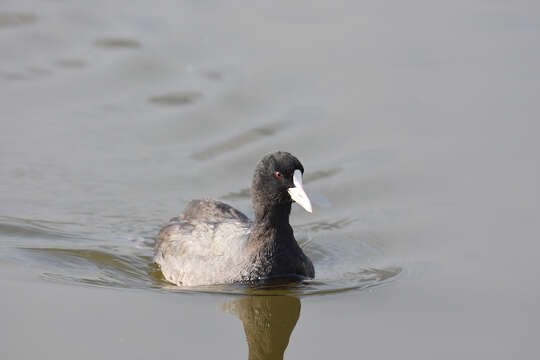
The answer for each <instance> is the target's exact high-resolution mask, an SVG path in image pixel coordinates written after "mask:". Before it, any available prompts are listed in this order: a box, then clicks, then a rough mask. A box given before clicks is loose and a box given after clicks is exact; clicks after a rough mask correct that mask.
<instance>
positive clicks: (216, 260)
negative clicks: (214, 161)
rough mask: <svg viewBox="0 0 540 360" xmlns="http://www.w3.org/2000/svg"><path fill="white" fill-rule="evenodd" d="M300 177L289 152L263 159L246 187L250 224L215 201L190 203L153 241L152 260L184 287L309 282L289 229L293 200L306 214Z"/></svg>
mask: <svg viewBox="0 0 540 360" xmlns="http://www.w3.org/2000/svg"><path fill="white" fill-rule="evenodd" d="M303 173H304V167H303V166H302V164H301V163H300V161H298V159H297V158H296V157H294V156H293V155H291V154H290V153H287V152H281V151H279V152H275V153H270V154H267V155H266V156H264V157H263V158H262V159H261V160H260V161H259V163H258V164H257V166H256V168H255V173H254V175H253V181H252V185H251V195H252V202H253V209H254V214H255V219H254V221H251V220H250V219H248V217H247V216H246V215H244V214H243V213H242V212H240V211H238V210H236V209H235V208H233V207H231V206H229V205H227V204H225V203H223V202H220V201H217V200H192V201H191V202H189V203H188V204H187V206H186V208H185V209H184V212H183V213H182V214H181V215H180V216H178V217H175V218H172V219H171V220H170V221H169V223H168V224H167V225H166V226H164V227H163V228H162V229H161V231H160V232H159V235H158V238H157V242H156V247H155V254H154V261H155V262H156V263H157V264H158V265H159V266H160V268H161V271H162V273H163V275H164V276H165V278H166V279H167V280H168V281H170V282H173V283H175V284H177V285H183V286H196V285H210V284H227V283H252V282H255V283H259V282H265V283H266V282H274V281H298V280H302V279H307V278H313V277H314V275H315V271H314V268H313V264H312V262H311V260H310V259H309V258H308V257H307V256H306V255H305V254H304V252H303V251H302V249H301V248H300V247H299V246H298V243H297V242H296V239H295V238H294V234H293V229H292V227H291V225H290V224H289V214H290V212H291V205H292V202H293V201H294V202H296V203H297V204H299V205H300V206H302V207H303V208H304V209H306V210H307V211H309V212H311V202H310V200H309V198H308V196H307V194H306V192H305V191H304V188H303V186H302V175H303Z"/></svg>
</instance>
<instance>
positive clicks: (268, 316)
mask: <svg viewBox="0 0 540 360" xmlns="http://www.w3.org/2000/svg"><path fill="white" fill-rule="evenodd" d="M300 307H301V305H300V300H299V299H298V298H296V297H293V296H247V297H244V298H242V299H240V300H235V301H231V302H228V303H225V304H224V305H223V310H224V311H225V312H228V313H231V314H234V315H236V316H238V318H239V319H240V320H242V323H243V324H244V331H245V333H246V338H247V342H248V346H249V359H250V360H253V359H267V360H269V359H283V354H284V353H285V349H286V348H287V345H288V344H289V338H290V337H291V334H292V331H293V330H294V327H295V326H296V322H297V321H298V318H299V317H300Z"/></svg>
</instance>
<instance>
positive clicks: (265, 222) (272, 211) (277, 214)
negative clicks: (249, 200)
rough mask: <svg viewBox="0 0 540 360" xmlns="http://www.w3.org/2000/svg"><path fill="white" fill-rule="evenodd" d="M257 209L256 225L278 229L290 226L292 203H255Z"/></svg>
mask: <svg viewBox="0 0 540 360" xmlns="http://www.w3.org/2000/svg"><path fill="white" fill-rule="evenodd" d="M253 205H254V206H253V208H254V210H255V224H254V225H255V227H263V228H266V227H270V228H276V229H278V230H279V229H280V228H283V229H287V228H289V226H290V225H289V215H290V213H291V205H292V203H290V202H289V203H285V204H272V205H268V204H264V205H261V204H253Z"/></svg>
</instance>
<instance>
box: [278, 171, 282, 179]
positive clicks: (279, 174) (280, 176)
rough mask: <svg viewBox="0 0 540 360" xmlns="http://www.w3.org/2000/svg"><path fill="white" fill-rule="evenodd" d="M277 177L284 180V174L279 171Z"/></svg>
mask: <svg viewBox="0 0 540 360" xmlns="http://www.w3.org/2000/svg"><path fill="white" fill-rule="evenodd" d="M276 177H277V178H278V179H282V178H283V174H282V173H280V172H279V171H276Z"/></svg>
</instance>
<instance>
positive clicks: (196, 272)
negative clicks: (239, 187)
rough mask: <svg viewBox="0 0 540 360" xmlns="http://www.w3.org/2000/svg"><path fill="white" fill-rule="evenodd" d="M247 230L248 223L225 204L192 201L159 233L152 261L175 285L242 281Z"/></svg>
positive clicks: (244, 217)
mask: <svg viewBox="0 0 540 360" xmlns="http://www.w3.org/2000/svg"><path fill="white" fill-rule="evenodd" d="M250 228H251V222H250V220H249V219H248V218H247V217H246V216H245V215H244V214H242V213H241V212H240V211H238V210H236V209H234V208H233V207H231V206H229V205H227V204H225V203H222V202H220V201H215V200H193V201H191V202H190V203H189V204H188V205H187V206H186V208H185V210H184V212H183V213H182V214H181V215H180V216H178V217H175V218H172V219H171V220H170V222H169V223H168V224H167V225H165V226H164V227H163V228H162V229H161V231H160V232H159V235H158V238H157V242H156V247H155V255H154V261H155V262H156V263H157V264H159V266H160V267H161V271H162V273H163V275H164V276H165V278H166V279H167V280H168V281H171V282H173V283H176V284H178V285H184V286H191V285H202V284H219V283H231V282H238V281H242V280H243V277H244V276H247V272H248V269H247V267H248V264H249V263H248V259H247V258H246V255H245V253H244V249H245V247H246V243H247V239H248V236H249V232H250Z"/></svg>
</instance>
